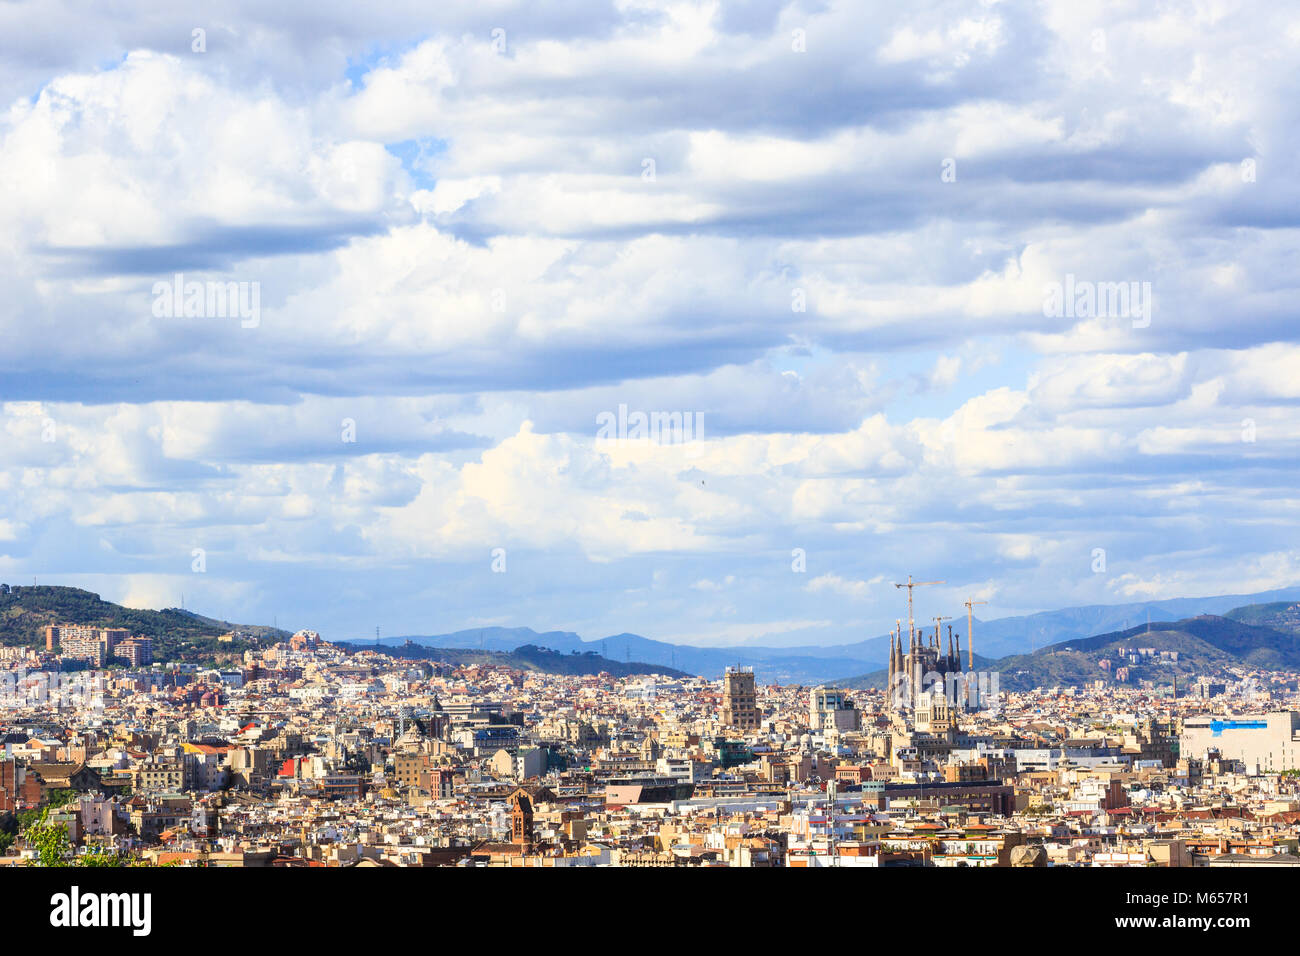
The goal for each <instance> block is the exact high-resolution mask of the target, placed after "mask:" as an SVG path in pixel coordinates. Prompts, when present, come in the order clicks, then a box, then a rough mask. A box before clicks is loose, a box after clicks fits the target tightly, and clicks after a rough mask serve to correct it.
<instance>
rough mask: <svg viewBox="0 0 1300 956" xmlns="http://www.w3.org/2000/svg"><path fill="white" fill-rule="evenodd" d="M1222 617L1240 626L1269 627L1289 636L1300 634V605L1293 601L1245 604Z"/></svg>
mask: <svg viewBox="0 0 1300 956" xmlns="http://www.w3.org/2000/svg"><path fill="white" fill-rule="evenodd" d="M1224 617H1226V618H1230V619H1231V620H1234V621H1240V622H1241V623H1242V624H1254V625H1255V626H1257V627H1271V628H1273V629H1274V630H1278V631H1284V632H1287V633H1291V634H1296V633H1300V604H1297V603H1296V602H1295V601H1275V602H1273V603H1271V604H1247V605H1246V606H1245V607H1236V608H1233V609H1232V610H1231V611H1228V612H1227V613H1226V614H1224Z"/></svg>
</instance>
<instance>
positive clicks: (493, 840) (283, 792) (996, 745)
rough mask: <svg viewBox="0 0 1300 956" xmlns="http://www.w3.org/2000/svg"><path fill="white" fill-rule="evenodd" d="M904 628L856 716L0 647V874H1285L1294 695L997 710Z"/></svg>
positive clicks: (754, 684) (1137, 649) (375, 663)
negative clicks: (3, 870) (1114, 870)
mask: <svg viewBox="0 0 1300 956" xmlns="http://www.w3.org/2000/svg"><path fill="white" fill-rule="evenodd" d="M1295 610H1296V607H1294V606H1293V607H1290V608H1287V609H1285V613H1284V614H1283V617H1285V614H1287V613H1289V614H1292V615H1294V611H1295ZM901 631H902V629H901V628H900V632H899V633H897V634H896V635H895V636H894V637H895V638H896V640H897V642H898V643H897V644H895V643H894V642H893V640H891V653H890V667H889V670H888V674H887V681H886V683H885V686H883V687H880V688H863V689H857V690H851V691H850V690H844V689H841V688H836V687H831V686H818V687H807V686H788V685H787V686H781V685H778V684H762V683H759V682H758V681H757V680H756V677H755V673H754V671H753V670H752V669H751V668H748V667H741V666H735V667H729V668H727V670H726V672H725V673H724V674H723V676H722V678H721V679H720V680H708V679H704V678H700V677H692V676H688V675H681V674H677V675H665V674H644V675H637V674H633V675H630V676H624V677H613V676H611V675H610V674H609V673H605V672H599V673H594V674H585V675H564V674H548V673H544V672H541V671H530V670H524V669H519V668H516V667H511V666H502V665H499V664H494V663H487V664H480V663H472V664H453V663H448V662H444V661H439V660H436V659H412V658H411V657H410V656H405V657H404V656H403V651H402V650H401V649H400V648H384V647H377V648H365V647H360V648H359V647H357V646H356V645H345V646H340V645H337V644H333V643H330V642H328V641H326V640H323V639H322V638H321V636H320V635H319V634H317V633H315V632H313V631H310V630H302V631H298V632H297V633H295V634H293V635H292V636H291V637H288V638H287V639H283V640H272V639H270V638H268V639H265V640H259V639H257V638H253V639H251V640H249V639H248V638H247V637H242V638H241V637H240V635H237V634H235V633H230V634H227V635H224V636H222V637H221V638H219V639H218V643H222V642H225V643H228V644H234V643H235V642H236V641H239V640H243V641H245V642H246V643H249V644H251V645H253V646H249V647H248V648H247V649H246V650H244V651H243V652H242V654H241V655H240V660H239V663H238V666H227V667H222V668H215V667H205V666H203V665H202V664H197V663H157V662H154V661H152V659H151V656H152V641H151V640H150V639H149V638H145V637H138V636H137V637H132V636H131V635H130V634H129V631H128V630H127V629H123V628H103V627H92V626H85V625H72V624H63V625H47V626H46V627H45V628H44V646H43V647H38V648H24V647H9V648H4V649H2V650H0V666H3V668H4V671H3V672H0V687H2V688H3V697H2V698H0V742H3V756H0V820H7V821H8V824H9V825H8V827H7V830H8V832H7V834H6V835H5V836H3V837H0V839H3V845H4V846H5V848H6V851H7V852H6V853H5V854H4V855H0V866H23V865H33V864H34V865H69V864H78V863H81V864H87V865H88V864H90V863H93V862H99V863H107V862H111V863H113V864H115V865H127V864H132V863H134V864H149V865H167V864H171V865H178V866H185V867H194V866H203V867H295V866H298V867H302V866H307V867H350V866H361V867H374V866H380V867H391V866H399V867H401V866H407V867H409V866H498V867H581V866H620V867H669V866H684V867H692V866H694V867H718V866H721V867H827V866H835V867H842V866H859V867H898V866H908V867H916V866H924V867H947V866H959V867H969V866H980V867H990V866H992V867H1042V866H1048V867H1148V866H1158V867H1202V866H1208V867H1245V866H1298V865H1300V855H1298V853H1300V715H1298V713H1297V711H1300V691H1298V689H1297V679H1298V678H1300V674H1297V673H1296V672H1293V671H1292V672H1288V671H1279V670H1277V669H1275V668H1269V669H1252V668H1249V667H1236V668H1231V669H1229V670H1228V671H1225V672H1220V673H1218V674H1216V675H1214V676H1213V677H1211V676H1208V675H1207V676H1205V677H1202V678H1199V679H1197V680H1195V681H1192V682H1190V683H1187V684H1185V685H1183V686H1179V685H1178V683H1177V679H1176V678H1175V680H1174V682H1173V684H1172V686H1167V687H1157V686H1155V685H1154V684H1153V682H1151V681H1145V680H1144V681H1141V682H1140V683H1139V684H1138V685H1137V686H1133V685H1126V683H1125V682H1124V681H1123V680H1122V679H1117V677H1116V674H1115V673H1114V671H1113V670H1112V669H1111V668H1108V667H1103V668H1098V674H1097V679H1096V680H1095V681H1092V682H1089V683H1088V684H1085V685H1083V686H1079V687H1073V686H1071V687H1044V688H1037V689H1034V690H1031V691H1022V692H1009V691H1006V690H1002V689H999V687H998V686H997V677H998V675H997V674H996V673H994V674H992V675H989V674H987V673H982V674H981V673H976V672H975V671H973V670H969V669H967V668H968V667H969V664H970V662H971V661H972V660H973V657H972V656H971V655H970V652H969V648H968V650H967V655H966V658H965V659H963V656H962V653H961V643H960V642H961V635H960V634H957V635H955V636H954V635H953V634H952V633H951V631H950V632H949V635H948V640H949V644H948V651H949V653H947V654H942V653H940V644H941V643H942V642H941V640H940V633H939V631H938V628H937V627H936V628H935V630H934V632H933V633H932V634H927V633H924V632H923V631H922V630H921V629H920V628H919V627H916V626H915V625H914V624H909V625H908V627H907V633H906V640H904V634H903V633H901ZM1149 638H1150V639H1151V640H1153V641H1156V642H1159V640H1160V634H1159V633H1158V632H1157V633H1153V634H1151V635H1149ZM1162 655H1163V657H1164V659H1165V663H1170V652H1168V651H1164V652H1162V651H1160V650H1159V649H1158V648H1157V647H1141V646H1136V645H1135V646H1134V647H1132V648H1124V649H1121V655H1120V663H1127V662H1128V659H1129V658H1131V659H1132V660H1133V661H1134V662H1136V661H1137V660H1138V659H1139V658H1143V657H1148V658H1150V657H1154V658H1156V659H1160V658H1161V656H1162ZM434 656H435V657H436V654H435V655H434ZM1173 656H1174V657H1176V656H1177V654H1176V653H1174V654H1173ZM106 664H112V665H113V666H111V667H109V668H108V669H104V668H105V665H106ZM81 668H85V669H81ZM990 676H991V677H992V680H990ZM19 821H21V823H22V824H23V825H22V826H18V825H17V824H18V822H19ZM50 832H53V833H56V834H57V835H59V836H60V837H61V838H62V840H61V841H55V842H56V849H55V851H54V852H55V853H57V857H51V856H50V853H51V851H50V850H49V846H50V843H49V841H47V840H45V839H43V838H42V835H43V834H46V833H50Z"/></svg>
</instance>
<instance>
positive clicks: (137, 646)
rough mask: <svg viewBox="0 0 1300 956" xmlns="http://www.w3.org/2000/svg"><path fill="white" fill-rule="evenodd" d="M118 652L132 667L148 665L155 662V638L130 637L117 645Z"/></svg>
mask: <svg viewBox="0 0 1300 956" xmlns="http://www.w3.org/2000/svg"><path fill="white" fill-rule="evenodd" d="M116 654H117V656H118V657H120V658H122V659H123V660H125V661H126V662H127V663H128V664H130V665H131V666H132V667H148V666H149V665H150V664H152V663H153V638H151V637H128V638H127V639H126V640H125V641H123V642H122V643H120V644H118V645H117V651H116Z"/></svg>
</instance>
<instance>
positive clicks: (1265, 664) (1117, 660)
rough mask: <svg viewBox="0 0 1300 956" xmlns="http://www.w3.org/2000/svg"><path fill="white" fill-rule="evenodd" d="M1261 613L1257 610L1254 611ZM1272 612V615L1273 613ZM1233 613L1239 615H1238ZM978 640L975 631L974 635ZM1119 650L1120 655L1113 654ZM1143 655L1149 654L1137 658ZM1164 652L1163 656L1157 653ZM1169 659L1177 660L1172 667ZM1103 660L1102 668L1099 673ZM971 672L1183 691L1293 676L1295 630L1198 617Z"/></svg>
mask: <svg viewBox="0 0 1300 956" xmlns="http://www.w3.org/2000/svg"><path fill="white" fill-rule="evenodd" d="M1292 607H1293V605H1291V604H1288V603H1283V604H1281V605H1273V604H1268V605H1252V606H1249V607H1244V608H1238V609H1236V610H1235V611H1234V612H1232V613H1233V614H1234V615H1235V616H1237V617H1240V618H1243V619H1245V618H1250V619H1253V620H1272V619H1276V618H1278V614H1279V613H1281V614H1282V617H1281V618H1280V619H1281V620H1287V619H1289V618H1288V617H1287V616H1286V615H1288V614H1289V613H1290V612H1289V610H1288V609H1289V608H1292ZM1260 609H1263V610H1260ZM1279 609H1280V612H1279ZM1238 612H1240V613H1238ZM976 633H977V634H978V631H976ZM1121 649H1123V650H1124V651H1125V652H1126V653H1124V654H1121V653H1120V651H1121ZM1143 649H1150V650H1151V651H1154V653H1150V654H1148V653H1143ZM1162 651H1163V652H1166V653H1165V654H1164V655H1162V654H1161V652H1162ZM1171 652H1176V653H1177V655H1178V657H1177V660H1174V659H1173V657H1172V653H1171ZM1103 660H1108V661H1110V669H1109V670H1104V669H1103V668H1102V666H1101V662H1102V661H1103ZM975 666H976V669H977V670H995V671H997V672H998V673H999V674H1000V675H1001V676H1000V678H999V683H1000V686H1001V687H1003V688H1004V689H1006V690H1029V689H1031V688H1034V687H1056V686H1062V687H1068V686H1073V685H1078V684H1083V683H1087V682H1091V681H1096V680H1104V681H1106V682H1107V683H1113V682H1115V680H1116V677H1115V672H1116V671H1117V670H1118V669H1119V668H1121V667H1126V668H1128V681H1127V684H1128V685H1130V686H1137V685H1138V683H1139V682H1140V681H1143V680H1150V681H1153V682H1154V683H1155V684H1156V685H1157V686H1159V685H1170V684H1172V683H1173V680H1174V677H1175V676H1177V677H1178V679H1179V680H1180V681H1182V682H1183V684H1184V686H1186V683H1187V682H1188V681H1190V680H1191V679H1192V678H1193V677H1196V676H1202V675H1213V674H1217V673H1221V672H1222V671H1224V670H1225V669H1226V668H1228V667H1247V668H1258V669H1260V670H1300V629H1297V630H1296V631H1294V632H1292V631H1284V630H1279V629H1277V628H1272V627H1262V626H1258V625H1254V624H1249V623H1243V621H1242V620H1235V619H1233V618H1231V617H1227V616H1223V617H1219V616H1216V615H1213V614H1202V615H1198V616H1197V617H1192V618H1188V619H1186V620H1182V621H1153V622H1152V623H1151V626H1150V629H1148V628H1147V625H1146V624H1142V625H1140V626H1138V627H1130V628H1126V629H1124V630H1120V631H1113V632H1111V633H1109V634H1100V635H1096V636H1094V637H1086V638H1079V639H1076V640H1070V641H1061V642H1059V643H1057V644H1050V645H1048V646H1047V647H1042V648H1039V649H1038V650H1036V651H1034V652H1033V653H1031V654H1012V655H1008V656H1006V657H1000V658H997V659H989V658H984V657H981V656H980V655H978V654H976V655H975ZM888 676H889V674H888V670H887V669H881V670H877V671H873V672H871V673H868V674H861V675H859V676H856V677H849V678H845V679H841V680H839V681H835V682H834V683H835V684H836V685H837V686H843V687H845V688H849V689H858V688H880V687H884V685H885V682H886V681H887V680H888Z"/></svg>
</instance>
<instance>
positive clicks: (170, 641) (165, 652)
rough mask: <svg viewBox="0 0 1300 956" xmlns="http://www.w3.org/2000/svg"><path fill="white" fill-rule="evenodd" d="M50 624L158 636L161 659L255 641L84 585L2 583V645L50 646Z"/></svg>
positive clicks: (195, 658) (200, 657) (205, 658)
mask: <svg viewBox="0 0 1300 956" xmlns="http://www.w3.org/2000/svg"><path fill="white" fill-rule="evenodd" d="M50 624H84V625H90V626H94V627H123V628H126V629H127V630H128V631H130V632H131V633H132V634H133V635H140V636H143V637H150V638H153V642H154V660H156V661H191V662H195V663H204V662H214V663H221V662H228V661H232V660H234V659H236V658H238V657H239V656H240V655H242V654H243V651H244V649H245V648H248V647H251V646H253V640H252V637H253V635H252V633H251V631H250V630H248V629H240V628H238V626H237V625H232V624H229V623H227V622H225V621H214V620H212V619H211V618H204V617H199V616H198V615H195V614H191V613H189V612H187V611H182V610H179V609H177V608H169V609H168V610H165V611H150V610H140V609H137V608H129V607H122V606H121V605H120V604H113V603H112V602H111V601H105V600H103V599H102V598H101V597H100V596H99V595H98V594H94V593H92V592H90V591H83V590H82V589H81V588H68V587H57V586H45V585H40V586H36V585H32V586H27V585H10V584H0V646H8V647H13V646H22V647H44V646H45V627H46V626H47V625H50ZM237 629H238V630H240V632H241V637H239V638H238V639H236V640H235V641H233V642H219V641H218V640H217V638H218V637H219V636H220V635H222V634H226V633H229V632H231V631H233V630H237ZM264 630H268V631H269V630H271V629H264ZM274 633H276V634H282V635H283V634H285V632H283V631H279V632H274ZM286 636H287V635H286Z"/></svg>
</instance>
